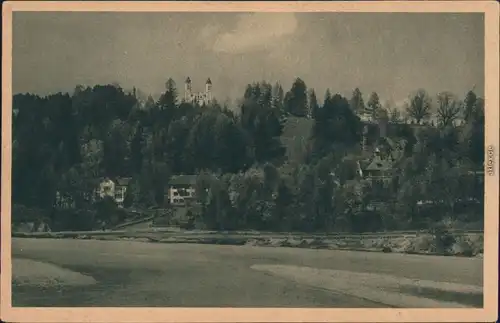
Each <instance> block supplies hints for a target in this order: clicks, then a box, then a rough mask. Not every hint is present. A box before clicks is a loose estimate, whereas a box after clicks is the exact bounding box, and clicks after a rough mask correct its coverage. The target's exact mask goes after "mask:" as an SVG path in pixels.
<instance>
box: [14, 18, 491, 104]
mask: <svg viewBox="0 0 500 323" xmlns="http://www.w3.org/2000/svg"><path fill="white" fill-rule="evenodd" d="M13 24H14V28H13V90H14V93H19V92H34V93H39V94H47V93H51V92H52V93H54V92H59V91H70V92H72V90H73V89H74V87H75V85H77V84H83V85H95V84H107V83H112V82H117V83H119V84H121V85H122V87H124V88H126V89H129V88H131V87H132V86H136V87H138V88H139V89H141V90H142V91H144V92H146V93H151V94H153V95H155V96H156V95H158V93H161V92H162V90H163V89H164V84H165V81H166V80H167V79H168V78H169V77H172V78H173V79H174V80H175V81H176V82H177V85H178V87H179V88H181V93H182V91H183V87H184V86H183V83H184V79H185V78H186V76H190V77H191V79H192V81H193V88H194V90H198V91H201V90H203V88H204V83H205V81H206V79H207V77H210V78H211V79H212V82H213V92H214V95H215V96H216V97H217V98H218V99H219V100H220V101H223V100H224V99H225V98H226V97H230V98H231V99H236V98H238V97H240V96H242V95H243V91H244V88H245V86H246V84H248V83H251V82H253V81H259V80H267V81H270V82H272V83H274V82H276V81H280V82H281V83H282V84H283V86H284V88H285V91H286V90H288V89H289V87H290V85H291V83H292V81H293V79H294V78H295V77H297V76H299V77H301V78H302V79H303V80H304V81H305V82H306V84H307V85H308V87H313V88H314V89H315V90H316V92H317V93H318V96H319V97H320V98H322V97H323V95H324V92H325V90H326V88H330V89H331V91H332V92H334V93H341V94H344V95H348V96H350V94H351V92H352V90H353V89H354V88H355V87H359V88H360V89H361V91H362V92H363V94H364V96H365V101H366V100H367V99H368V95H369V93H370V92H372V91H376V92H377V93H379V95H380V97H381V99H382V100H383V101H384V100H392V101H394V102H400V101H401V100H402V99H404V98H406V97H407V96H408V93H409V92H411V91H413V90H416V89H418V88H425V89H426V90H427V91H428V92H430V93H432V94H434V93H437V92H439V91H443V90H448V91H452V92H454V93H456V94H458V95H460V96H463V95H464V94H465V93H466V91H468V90H469V89H471V87H472V86H473V85H476V89H477V92H478V93H479V94H481V95H482V93H483V91H484V18H483V15H482V14H471V13H466V14H447V13H434V14H433V13H430V14H423V13H413V14H410V13H296V14H293V13H251V14H246V13H95V12H94V13H73V12H68V13H62V12H59V13H41V12H40V13H26V12H22V13H20V12H16V13H14V20H13Z"/></svg>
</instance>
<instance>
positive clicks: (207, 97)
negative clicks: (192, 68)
mask: <svg viewBox="0 0 500 323" xmlns="http://www.w3.org/2000/svg"><path fill="white" fill-rule="evenodd" d="M184 101H186V102H190V103H197V104H199V105H207V104H209V103H210V102H211V101H212V81H211V80H210V78H208V79H207V81H206V82H205V92H193V88H192V84H191V79H190V78H189V77H188V78H187V79H186V82H185V83H184Z"/></svg>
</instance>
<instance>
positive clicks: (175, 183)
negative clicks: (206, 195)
mask: <svg viewBox="0 0 500 323" xmlns="http://www.w3.org/2000/svg"><path fill="white" fill-rule="evenodd" d="M197 179H198V176H197V175H177V176H173V177H172V178H171V179H170V181H169V182H168V184H167V196H166V197H167V199H168V202H169V203H170V204H171V205H186V203H188V202H189V201H193V200H194V199H195V197H196V195H195V193H196V190H195V186H196V181H197Z"/></svg>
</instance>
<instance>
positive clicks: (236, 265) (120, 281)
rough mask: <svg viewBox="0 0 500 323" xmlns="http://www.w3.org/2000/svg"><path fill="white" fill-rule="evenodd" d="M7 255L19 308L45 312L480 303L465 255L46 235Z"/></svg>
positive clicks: (476, 262) (18, 242)
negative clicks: (83, 308)
mask: <svg viewBox="0 0 500 323" xmlns="http://www.w3.org/2000/svg"><path fill="white" fill-rule="evenodd" d="M13 257H14V258H13V283H14V284H13V296H14V298H13V299H14V300H17V301H16V304H20V306H47V305H43V304H44V303H42V299H45V298H46V297H48V296H49V294H50V293H53V294H50V295H52V296H51V297H52V300H51V303H50V304H49V306H146V307H149V306H174V307H179V306H180V307H185V306H202V307H206V306H208V307H211V306H232V307H240V306H243V307H245V306H251V307H266V306H272V307H276V306H277V307H281V306H290V307H310V306H313V307H411V308H415V307H416V308H443V307H444V308H457V307H477V306H481V305H480V304H481V303H482V301H481V300H482V297H483V296H482V294H483V287H482V285H483V284H482V261H481V260H480V259H474V258H455V257H432V256H413V255H400V254H382V253H364V252H347V251H328V250H307V249H293V248H263V247H248V246H241V247H236V246H212V245H188V244H182V245H178V244H176V245H169V244H151V243H140V242H132V241H95V240H47V239H42V240H37V239H14V240H13ZM16 286H20V287H22V288H23V289H22V290H21V289H19V287H16ZM23 286H24V287H26V288H28V289H26V288H24V287H23ZM41 286H44V287H49V288H50V287H60V288H61V289H60V288H57V289H59V290H62V293H58V292H51V291H50V289H45V288H44V289H43V292H42V291H41V290H40V288H39V287H41ZM83 286H86V287H85V288H83V289H82V288H81V287H83ZM68 288H69V289H68ZM214 295H217V297H214ZM35 298H36V299H37V300H36V302H35V301H33V300H34V299H35ZM38 298H39V299H40V300H38ZM377 304H378V305H377Z"/></svg>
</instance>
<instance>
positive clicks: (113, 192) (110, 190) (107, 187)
mask: <svg viewBox="0 0 500 323" xmlns="http://www.w3.org/2000/svg"><path fill="white" fill-rule="evenodd" d="M129 182H130V178H128V177H121V178H120V177H118V178H115V179H110V178H109V177H105V178H104V179H103V180H102V181H101V182H100V183H99V187H98V188H97V189H96V191H95V196H96V197H97V198H101V199H102V198H105V197H107V196H108V197H111V198H112V199H113V200H114V201H115V202H116V204H117V205H118V206H119V207H123V202H124V201H125V194H126V192H127V187H128V183H129Z"/></svg>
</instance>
